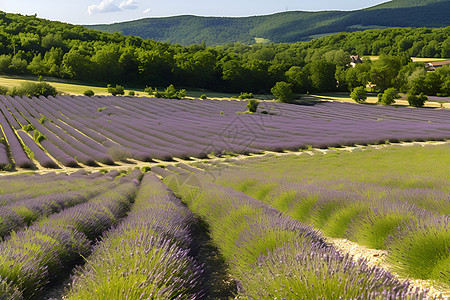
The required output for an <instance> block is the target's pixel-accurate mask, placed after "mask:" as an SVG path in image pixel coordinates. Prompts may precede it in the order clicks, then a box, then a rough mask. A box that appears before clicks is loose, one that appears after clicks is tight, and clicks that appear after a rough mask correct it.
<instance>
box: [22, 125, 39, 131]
mask: <svg viewBox="0 0 450 300" xmlns="http://www.w3.org/2000/svg"><path fill="white" fill-rule="evenodd" d="M22 129H23V130H25V131H26V132H30V131H33V130H35V129H36V128H35V127H34V126H33V124H28V125H25V126H22Z"/></svg>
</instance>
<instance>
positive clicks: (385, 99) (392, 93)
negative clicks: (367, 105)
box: [381, 88, 399, 105]
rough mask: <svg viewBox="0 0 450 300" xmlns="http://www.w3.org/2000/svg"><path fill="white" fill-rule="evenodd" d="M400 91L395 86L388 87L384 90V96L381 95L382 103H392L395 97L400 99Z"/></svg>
mask: <svg viewBox="0 0 450 300" xmlns="http://www.w3.org/2000/svg"><path fill="white" fill-rule="evenodd" d="M398 98H399V96H398V92H397V90H396V89H395V88H388V89H387V90H385V91H384V93H383V96H382V97H381V103H382V104H384V105H391V104H392V103H394V102H395V99H398Z"/></svg>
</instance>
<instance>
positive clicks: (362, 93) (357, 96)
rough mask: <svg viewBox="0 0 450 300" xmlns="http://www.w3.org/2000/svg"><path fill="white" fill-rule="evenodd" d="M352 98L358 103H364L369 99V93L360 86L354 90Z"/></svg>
mask: <svg viewBox="0 0 450 300" xmlns="http://www.w3.org/2000/svg"><path fill="white" fill-rule="evenodd" d="M350 97H351V98H352V99H353V100H355V101H356V102H358V103H364V102H365V101H366V99H367V92H366V89H365V88H364V87H363V86H358V87H356V88H354V89H353V92H352V93H351V94H350Z"/></svg>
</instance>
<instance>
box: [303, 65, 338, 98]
mask: <svg viewBox="0 0 450 300" xmlns="http://www.w3.org/2000/svg"><path fill="white" fill-rule="evenodd" d="M308 68H309V74H310V75H309V77H310V80H311V83H312V86H313V88H314V89H316V90H318V91H334V90H336V86H337V82H336V78H335V73H336V65H335V64H334V63H332V62H328V61H324V60H316V61H313V62H312V63H310V64H308Z"/></svg>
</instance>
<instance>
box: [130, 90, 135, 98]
mask: <svg viewBox="0 0 450 300" xmlns="http://www.w3.org/2000/svg"><path fill="white" fill-rule="evenodd" d="M135 95H136V93H135V92H134V91H129V92H128V96H131V97H134V96H135Z"/></svg>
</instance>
